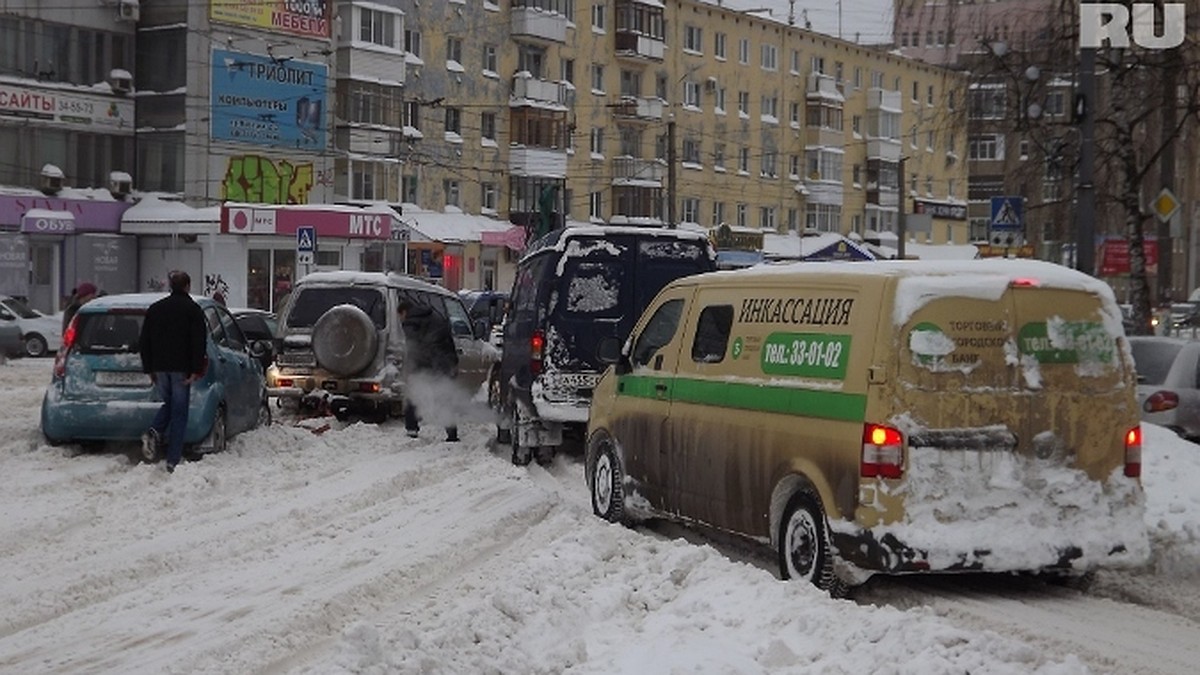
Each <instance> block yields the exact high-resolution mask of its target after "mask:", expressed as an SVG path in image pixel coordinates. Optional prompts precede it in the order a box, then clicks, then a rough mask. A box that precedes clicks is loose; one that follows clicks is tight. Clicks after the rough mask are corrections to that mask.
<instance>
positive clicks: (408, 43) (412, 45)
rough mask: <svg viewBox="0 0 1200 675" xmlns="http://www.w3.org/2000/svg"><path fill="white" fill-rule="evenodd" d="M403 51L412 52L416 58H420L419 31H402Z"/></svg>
mask: <svg viewBox="0 0 1200 675" xmlns="http://www.w3.org/2000/svg"><path fill="white" fill-rule="evenodd" d="M404 51H406V52H408V53H409V54H412V55H413V56H415V57H417V58H421V32H420V31H415V30H405V31H404Z"/></svg>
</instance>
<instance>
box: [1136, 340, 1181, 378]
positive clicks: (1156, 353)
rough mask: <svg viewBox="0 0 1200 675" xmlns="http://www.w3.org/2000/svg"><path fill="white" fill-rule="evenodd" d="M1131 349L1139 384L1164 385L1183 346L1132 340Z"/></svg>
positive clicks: (1173, 343)
mask: <svg viewBox="0 0 1200 675" xmlns="http://www.w3.org/2000/svg"><path fill="white" fill-rule="evenodd" d="M1129 349H1130V351H1131V352H1133V363H1134V367H1135V368H1136V369H1137V376H1138V384H1162V383H1163V381H1164V380H1166V379H1167V373H1169V372H1170V371H1171V364H1173V363H1175V357H1176V356H1178V355H1179V352H1180V350H1182V349H1183V345H1181V344H1178V343H1175V342H1159V341H1150V340H1146V341H1142V340H1131V341H1130V343H1129Z"/></svg>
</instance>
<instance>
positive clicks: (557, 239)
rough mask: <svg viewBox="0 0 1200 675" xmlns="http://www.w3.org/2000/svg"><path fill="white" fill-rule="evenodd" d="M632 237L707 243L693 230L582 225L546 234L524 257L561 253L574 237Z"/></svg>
mask: <svg viewBox="0 0 1200 675" xmlns="http://www.w3.org/2000/svg"><path fill="white" fill-rule="evenodd" d="M619 234H624V235H634V236H639V237H662V238H664V239H687V240H690V241H696V242H705V243H707V242H708V236H707V235H706V234H705V233H703V232H697V231H694V230H681V229H675V228H667V227H637V226H633V225H583V226H575V227H560V228H559V229H557V230H553V231H551V232H547V233H546V234H544V235H542V237H541V238H540V239H538V240H536V241H534V242H533V243H531V244H530V245H529V250H528V251H527V252H526V253H525V256H526V257H528V256H531V255H533V254H535V253H540V252H542V251H545V250H550V249H553V250H557V251H563V250H565V249H566V246H567V242H569V241H570V240H571V239H572V238H574V237H604V236H606V235H619Z"/></svg>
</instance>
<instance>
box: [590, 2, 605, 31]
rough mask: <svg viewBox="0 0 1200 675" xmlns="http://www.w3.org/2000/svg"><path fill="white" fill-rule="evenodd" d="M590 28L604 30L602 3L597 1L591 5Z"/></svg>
mask: <svg viewBox="0 0 1200 675" xmlns="http://www.w3.org/2000/svg"><path fill="white" fill-rule="evenodd" d="M592 29H593V30H599V31H602V30H604V5H603V4H602V3H599V2H597V3H596V4H594V5H592Z"/></svg>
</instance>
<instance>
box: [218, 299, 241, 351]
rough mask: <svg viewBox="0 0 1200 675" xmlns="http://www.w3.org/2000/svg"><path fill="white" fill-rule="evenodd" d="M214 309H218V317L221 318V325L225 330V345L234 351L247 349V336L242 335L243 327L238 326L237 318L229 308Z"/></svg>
mask: <svg viewBox="0 0 1200 675" xmlns="http://www.w3.org/2000/svg"><path fill="white" fill-rule="evenodd" d="M214 309H216V310H217V317H218V318H219V319H220V320H221V327H222V328H223V329H224V330H225V346H227V347H229V348H230V349H232V350H234V351H241V350H243V349H245V348H246V338H245V337H244V336H243V335H242V329H241V327H240V326H238V324H237V320H236V319H234V318H233V315H232V314H230V313H229V312H228V311H227V310H224V309H220V308H214Z"/></svg>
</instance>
